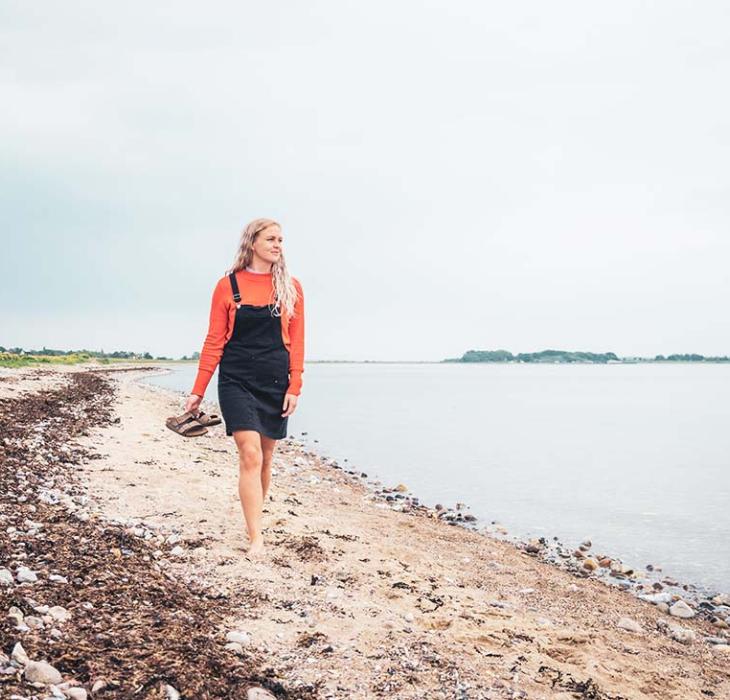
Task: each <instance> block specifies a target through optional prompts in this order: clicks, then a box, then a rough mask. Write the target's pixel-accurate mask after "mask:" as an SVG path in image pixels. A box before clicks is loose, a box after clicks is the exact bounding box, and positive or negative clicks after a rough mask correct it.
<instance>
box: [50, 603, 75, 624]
mask: <svg viewBox="0 0 730 700" xmlns="http://www.w3.org/2000/svg"><path fill="white" fill-rule="evenodd" d="M48 614H49V615H50V616H51V617H52V618H53V619H54V620H55V621H56V622H66V620H70V619H71V613H70V612H69V611H68V610H66V608H64V607H61V606H60V605H54V606H53V607H52V608H49V609H48Z"/></svg>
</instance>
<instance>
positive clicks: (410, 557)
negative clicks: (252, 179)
mask: <svg viewBox="0 0 730 700" xmlns="http://www.w3.org/2000/svg"><path fill="white" fill-rule="evenodd" d="M152 371H159V368H155V366H154V365H150V367H149V368H140V366H139V365H134V366H131V365H130V366H123V365H114V366H111V367H108V366H93V365H85V366H71V367H63V368H53V367H48V368H40V369H39V368H27V369H18V370H1V369H0V421H1V425H2V434H0V450H1V451H0V457H2V496H1V497H0V498H1V499H2V500H1V501H0V503H1V504H2V512H1V517H2V523H1V525H2V527H1V528H0V532H1V533H2V534H1V535H0V537H1V540H0V555H1V556H2V561H0V600H1V601H2V604H3V607H4V610H5V613H4V616H3V617H4V619H3V621H2V622H1V623H0V634H1V635H2V646H1V648H0V695H2V697H8V698H12V697H16V698H36V697H37V698H46V697H58V698H63V697H69V698H82V697H87V696H88V697H103V698H106V697H109V698H113V697H115V698H152V697H155V698H157V697H159V698H173V699H174V698H177V697H182V698H208V697H211V698H212V697H221V698H271V697H276V698H404V699H405V698H434V699H437V698H444V699H446V698H463V699H469V700H472V699H477V698H485V699H486V698H530V699H533V698H534V699H536V700H537V699H548V698H550V699H553V698H556V699H557V698H559V699H561V700H568V699H569V698H584V699H586V700H588V699H596V700H621V699H626V700H634V699H635V700H640V699H644V698H646V699H648V698H652V699H656V700H674V699H676V700H689V699H693V698H698V699H700V698H714V699H716V700H720V699H726V698H730V633H729V632H728V623H727V622H726V618H728V617H730V608H729V607H728V605H730V601H729V600H726V599H723V598H718V599H717V600H715V601H714V602H713V603H712V604H710V603H702V604H698V603H697V602H696V601H694V600H690V599H688V600H687V601H685V603H683V602H682V601H681V597H680V596H679V595H677V594H672V595H668V594H667V595H666V598H665V599H663V598H662V597H661V594H662V589H661V588H660V587H655V589H654V590H655V591H656V595H657V597H656V598H655V599H654V602H649V601H646V600H639V599H637V598H636V597H635V596H633V595H631V594H629V593H627V592H625V591H622V590H620V589H619V588H617V587H615V586H608V585H606V584H605V583H604V582H603V581H601V580H597V579H596V578H595V577H593V576H592V575H590V571H589V570H588V569H585V570H578V571H574V572H571V571H567V570H564V569H561V568H559V567H557V566H554V565H552V564H550V563H548V562H546V561H544V560H543V559H542V558H541V556H540V552H539V547H534V548H531V549H534V550H535V551H527V549H526V548H525V547H521V546H516V545H515V544H512V543H510V542H505V541H501V540H499V539H496V538H493V537H490V536H488V535H486V534H484V533H482V532H476V531H473V530H470V529H468V528H464V527H459V526H455V525H453V524H450V523H449V522H448V519H447V518H444V517H440V515H442V514H439V513H438V512H437V511H435V510H431V509H428V508H425V507H422V506H420V505H418V503H417V500H414V498H412V497H411V495H410V494H408V493H407V491H406V490H405V487H401V488H400V489H398V485H397V484H387V485H385V486H386V487H389V490H387V491H386V490H384V489H379V490H374V489H373V488H372V487H371V486H369V485H368V484H367V483H365V479H364V477H363V476H362V475H360V474H359V473H357V474H352V473H348V471H347V470H345V469H343V468H342V466H343V465H339V464H336V463H334V462H333V461H332V460H327V459H324V458H322V457H320V456H318V455H316V454H314V453H313V452H311V451H310V450H309V449H308V448H307V447H306V446H305V445H303V444H302V443H301V442H299V441H297V440H294V439H286V440H283V441H281V442H280V443H279V446H278V449H277V452H276V454H275V456H274V472H273V479H272V487H271V490H270V496H269V498H268V499H267V502H266V503H265V505H264V508H265V510H264V527H265V532H264V535H265V539H266V548H267V554H266V556H265V558H264V559H262V560H261V561H255V562H251V561H249V560H248V559H247V558H246V557H245V542H246V538H245V532H244V523H243V517H242V513H241V508H240V504H239V501H238V493H237V476H238V458H237V453H236V450H235V446H234V444H233V441H232V439H231V438H230V437H227V436H226V435H225V431H224V428H223V426H216V427H214V428H211V429H210V430H209V433H208V434H207V435H205V436H203V437H201V438H195V439H185V438H182V437H180V436H178V435H176V434H174V433H173V432H172V431H170V430H169V429H167V428H166V427H165V418H166V417H167V416H170V415H177V414H179V413H181V411H182V404H181V400H180V397H179V396H178V395H177V394H175V393H174V392H170V391H167V390H163V389H159V388H156V387H151V386H149V385H145V384H142V383H140V382H139V379H140V378H141V377H143V376H144V375H145V374H148V373H150V372H152ZM203 407H204V409H206V410H208V411H214V410H215V407H214V406H213V405H212V404H207V405H206V404H204V405H203ZM292 420H294V419H292ZM351 469H352V467H348V470H351ZM388 496H389V498H388ZM415 496H417V494H415ZM585 557H586V558H591V553H590V547H587V548H586V553H585ZM3 572H5V573H3ZM28 572H29V573H28ZM58 608H60V609H61V610H63V611H65V613H64V612H60V611H59V610H58ZM54 611H55V612H54ZM18 644H20V645H21V647H22V648H21V650H20V651H19V650H18ZM21 652H22V653H21ZM42 661H45V662H47V664H50V667H52V670H55V671H56V674H57V675H53V674H51V673H50V671H48V669H46V668H45V666H44V665H43V664H41V663H39V662H42ZM41 670H45V671H47V672H48V675H47V676H45V677H43V676H42V675H41V676H39V675H37V674H36V672H39V673H40V671H41ZM33 678H36V679H37V680H36V681H35V683H36V685H33V684H32V680H33ZM92 689H95V690H94V692H93V693H92ZM54 692H55V693H56V694H55V695H54V694H53V693H54ZM82 693H86V694H83V695H82Z"/></svg>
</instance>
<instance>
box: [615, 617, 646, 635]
mask: <svg viewBox="0 0 730 700" xmlns="http://www.w3.org/2000/svg"><path fill="white" fill-rule="evenodd" d="M616 626H617V627H620V628H621V629H622V630H628V631H629V632H642V631H643V630H642V627H641V625H640V624H639V623H638V622H637V621H636V620H632V619H631V618H630V617H622V618H621V619H620V620H619V621H618V622H617V623H616Z"/></svg>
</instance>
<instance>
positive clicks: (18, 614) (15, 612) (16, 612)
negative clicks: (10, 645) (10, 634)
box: [8, 605, 23, 627]
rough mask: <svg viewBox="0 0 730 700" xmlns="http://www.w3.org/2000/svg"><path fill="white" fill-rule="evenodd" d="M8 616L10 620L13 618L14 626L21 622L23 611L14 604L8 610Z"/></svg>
mask: <svg viewBox="0 0 730 700" xmlns="http://www.w3.org/2000/svg"><path fill="white" fill-rule="evenodd" d="M8 617H9V618H10V619H11V620H15V626H16V627H17V626H18V625H22V624H23V611H22V610H21V609H20V608H16V607H15V606H14V605H13V607H12V608H10V610H8Z"/></svg>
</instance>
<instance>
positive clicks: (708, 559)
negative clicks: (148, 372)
mask: <svg viewBox="0 0 730 700" xmlns="http://www.w3.org/2000/svg"><path fill="white" fill-rule="evenodd" d="M196 369H197V368H196V366H195V365H192V364H180V365H173V366H172V372H171V373H170V374H165V375H156V376H152V377H148V378H147V379H146V380H145V381H148V382H150V383H152V384H155V385H158V386H163V387H167V388H170V389H174V390H176V391H180V392H184V393H187V392H189V391H190V389H191V387H192V384H193V379H194V376H195V372H196ZM216 382H217V375H216V376H214V378H213V380H212V381H211V384H210V386H209V388H208V391H207V398H208V399H209V400H211V401H215V400H216V396H217V391H216ZM181 405H182V398H181ZM729 418H730V365H727V364H725V365H723V364H688V363H666V364H664V363H662V364H611V365H591V364H540V365H537V364H487V363H483V364H459V363H454V364H452V363H423V364H416V363H403V364H400V363H307V364H306V365H305V371H304V387H303V390H302V395H301V397H300V401H299V406H298V408H297V411H296V413H295V414H294V415H293V416H291V417H290V418H289V434H290V435H291V436H293V437H296V438H297V439H301V440H303V441H304V442H306V443H307V445H308V446H309V447H310V448H311V449H313V450H315V451H317V452H318V453H320V454H322V455H323V456H326V457H330V458H334V459H337V460H338V462H339V463H340V464H341V465H342V466H344V467H346V468H352V469H357V470H358V471H362V472H365V473H366V474H367V475H368V479H377V480H380V481H381V482H383V484H385V485H389V486H390V485H392V486H395V485H397V484H399V483H403V484H405V485H406V486H407V487H408V489H409V490H410V491H411V492H412V493H413V494H414V495H415V496H417V497H418V498H419V499H420V501H421V503H424V504H426V505H431V506H433V505H435V504H437V503H441V504H442V505H444V506H447V507H452V508H453V507H454V506H455V504H456V503H457V502H460V503H464V504H466V506H467V507H468V512H470V513H472V514H473V515H475V516H476V517H477V518H478V524H479V525H481V526H484V525H490V524H492V523H495V522H496V523H499V524H501V525H502V526H503V527H505V528H506V529H507V531H508V532H509V533H510V535H511V536H513V537H515V538H519V539H524V540H526V539H529V538H533V537H545V538H548V539H550V538H553V537H557V538H558V539H559V540H560V541H561V542H563V543H564V544H566V545H568V546H577V545H578V544H579V543H580V542H581V541H582V540H584V539H586V538H588V539H590V540H591V541H592V543H593V547H592V551H594V552H601V553H605V554H607V555H609V556H613V557H619V558H620V559H621V560H622V561H623V562H624V563H626V564H629V565H630V566H632V567H634V568H644V567H645V566H646V565H647V564H651V565H652V566H654V567H661V569H662V570H663V573H664V574H665V575H668V576H672V577H674V578H676V579H678V580H680V581H685V582H691V583H692V584H694V585H696V586H699V587H701V588H704V589H705V590H707V591H714V592H730V420H729ZM344 460H347V462H344Z"/></svg>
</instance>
